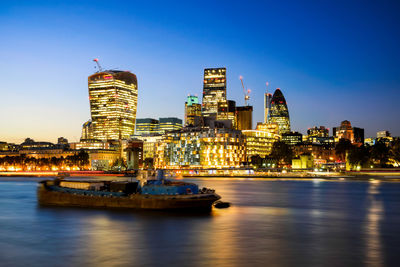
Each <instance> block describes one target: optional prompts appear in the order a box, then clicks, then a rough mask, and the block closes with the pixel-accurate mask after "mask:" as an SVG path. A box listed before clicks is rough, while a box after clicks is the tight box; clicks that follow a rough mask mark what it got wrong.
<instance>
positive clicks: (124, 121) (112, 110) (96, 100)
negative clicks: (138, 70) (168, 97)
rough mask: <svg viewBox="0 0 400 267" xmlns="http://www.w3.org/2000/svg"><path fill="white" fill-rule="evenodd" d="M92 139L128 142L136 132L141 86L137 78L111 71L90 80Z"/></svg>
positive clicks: (99, 73)
mask: <svg viewBox="0 0 400 267" xmlns="http://www.w3.org/2000/svg"><path fill="white" fill-rule="evenodd" d="M88 87H89V101H90V112H91V117H92V127H93V138H94V139H99V140H110V139H128V138H129V137H130V135H132V134H133V132H134V130H135V120H136V109H137V96H138V87H137V79H136V75H135V74H133V73H130V72H127V71H116V70H108V71H104V72H98V73H95V74H93V75H91V76H89V78H88Z"/></svg>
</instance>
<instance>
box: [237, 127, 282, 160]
mask: <svg viewBox="0 0 400 267" xmlns="http://www.w3.org/2000/svg"><path fill="white" fill-rule="evenodd" d="M242 133H243V135H244V136H245V137H246V155H247V159H250V158H251V157H252V156H256V155H258V156H260V157H265V156H267V155H269V154H271V152H272V146H273V144H274V143H275V142H276V141H278V140H279V137H280V136H279V135H278V134H276V133H274V132H269V131H262V130H243V131H242Z"/></svg>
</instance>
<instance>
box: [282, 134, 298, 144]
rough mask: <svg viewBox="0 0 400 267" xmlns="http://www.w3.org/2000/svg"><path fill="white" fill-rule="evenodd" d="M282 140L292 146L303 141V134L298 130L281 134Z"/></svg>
mask: <svg viewBox="0 0 400 267" xmlns="http://www.w3.org/2000/svg"><path fill="white" fill-rule="evenodd" d="M282 141H283V142H285V143H286V144H288V145H290V146H294V145H296V144H298V143H301V142H302V141H303V135H302V134H301V133H299V132H289V133H284V134H282Z"/></svg>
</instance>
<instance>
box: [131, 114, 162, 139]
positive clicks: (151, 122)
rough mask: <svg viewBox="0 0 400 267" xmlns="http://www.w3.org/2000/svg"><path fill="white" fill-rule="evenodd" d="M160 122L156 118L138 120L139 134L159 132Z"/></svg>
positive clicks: (137, 132) (137, 131) (137, 129)
mask: <svg viewBox="0 0 400 267" xmlns="http://www.w3.org/2000/svg"><path fill="white" fill-rule="evenodd" d="M159 126H160V122H159V121H158V120H156V119H151V118H145V119H137V120H136V131H135V133H136V134H137V135H148V134H158V132H159Z"/></svg>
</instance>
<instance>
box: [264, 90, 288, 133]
mask: <svg viewBox="0 0 400 267" xmlns="http://www.w3.org/2000/svg"><path fill="white" fill-rule="evenodd" d="M269 122H271V123H276V124H278V127H279V134H284V133H288V132H290V118H289V110H288V107H287V103H286V99H285V97H284V96H283V94H282V91H281V90H280V89H279V88H277V89H276V90H275V93H274V95H273V96H272V99H271V109H270V112H269Z"/></svg>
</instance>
